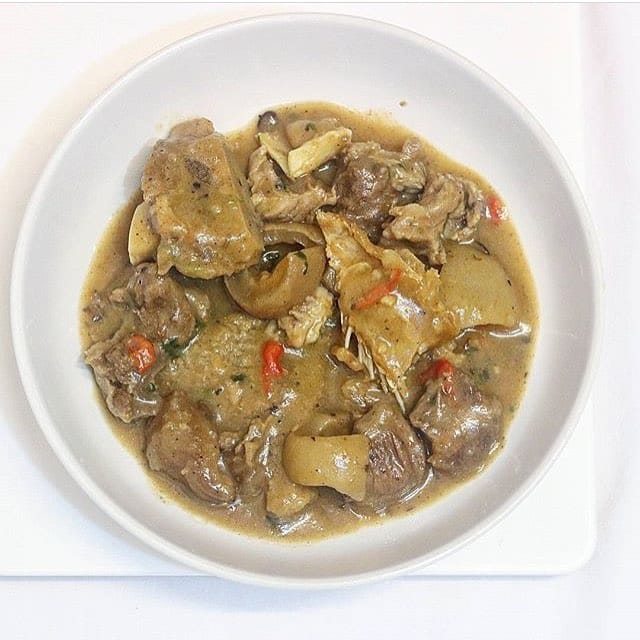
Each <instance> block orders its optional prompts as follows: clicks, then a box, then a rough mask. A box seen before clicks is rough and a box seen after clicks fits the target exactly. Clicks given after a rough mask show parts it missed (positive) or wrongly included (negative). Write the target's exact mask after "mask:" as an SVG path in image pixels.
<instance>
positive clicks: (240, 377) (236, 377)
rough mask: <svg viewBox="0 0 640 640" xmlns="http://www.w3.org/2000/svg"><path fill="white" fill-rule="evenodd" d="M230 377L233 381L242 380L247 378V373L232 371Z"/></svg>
mask: <svg viewBox="0 0 640 640" xmlns="http://www.w3.org/2000/svg"><path fill="white" fill-rule="evenodd" d="M231 379H232V380H233V381H234V382H244V381H245V380H246V379H247V375H246V374H245V373H234V374H233V375H232V376H231Z"/></svg>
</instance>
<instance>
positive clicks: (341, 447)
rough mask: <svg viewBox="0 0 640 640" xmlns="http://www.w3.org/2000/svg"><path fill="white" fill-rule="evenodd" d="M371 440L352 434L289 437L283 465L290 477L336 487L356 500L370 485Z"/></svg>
mask: <svg viewBox="0 0 640 640" xmlns="http://www.w3.org/2000/svg"><path fill="white" fill-rule="evenodd" d="M368 461H369V440H368V438H367V437H366V436H364V435H361V434H356V435H349V436H298V435H295V434H293V433H291V434H289V435H288V436H287V439H286V440H285V443H284V448H283V450H282V464H283V466H284V470H285V472H286V473H287V476H289V479H290V480H292V481H293V482H296V483H297V484H301V485H305V486H310V487H332V488H333V489H335V490H336V491H340V493H344V494H345V495H348V496H350V497H351V498H353V499H354V500H363V499H364V497H365V493H366V488H367V471H366V469H367V464H368Z"/></svg>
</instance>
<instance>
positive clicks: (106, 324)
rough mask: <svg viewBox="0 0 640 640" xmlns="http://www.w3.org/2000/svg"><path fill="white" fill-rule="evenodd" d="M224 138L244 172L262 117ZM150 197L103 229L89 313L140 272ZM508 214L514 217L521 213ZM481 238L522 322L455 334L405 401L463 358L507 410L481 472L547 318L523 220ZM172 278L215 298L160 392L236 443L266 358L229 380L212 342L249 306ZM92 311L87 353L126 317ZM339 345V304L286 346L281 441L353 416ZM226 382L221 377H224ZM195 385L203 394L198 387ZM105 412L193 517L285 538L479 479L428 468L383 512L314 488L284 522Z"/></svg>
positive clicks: (365, 126)
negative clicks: (312, 424)
mask: <svg viewBox="0 0 640 640" xmlns="http://www.w3.org/2000/svg"><path fill="white" fill-rule="evenodd" d="M274 111H275V112H276V113H277V114H278V116H279V119H280V121H281V123H285V124H286V123H287V122H288V121H294V120H297V119H308V120H313V121H316V120H321V119H323V118H336V119H337V120H338V121H339V122H340V124H341V125H343V126H344V127H347V128H349V129H351V131H352V132H353V138H352V140H353V141H354V142H357V141H370V140H373V141H376V142H378V143H380V145H381V146H382V147H383V148H385V149H389V150H392V151H399V150H400V149H401V148H402V146H403V144H404V142H405V141H406V140H407V139H408V138H411V137H415V136H416V134H415V132H411V131H409V130H407V129H405V128H404V127H402V126H400V125H398V124H397V123H395V122H393V121H392V120H390V119H389V118H387V117H386V116H384V115H380V114H373V113H367V114H364V113H356V112H353V111H350V110H347V109H345V108H342V107H338V106H335V105H331V104H326V103H308V104H294V105H287V106H282V107H277V108H275V109H274ZM226 138H227V140H228V141H229V143H230V147H231V149H232V151H233V154H234V156H235V158H236V160H237V162H238V164H239V166H240V167H241V168H242V169H243V170H244V172H245V174H246V171H247V167H248V163H249V156H250V154H251V153H252V152H253V151H254V150H255V149H256V147H257V142H256V123H255V121H252V122H251V123H250V124H249V125H248V126H247V127H245V128H243V129H241V130H238V131H235V132H233V133H230V134H226ZM420 142H421V155H420V159H421V160H422V161H423V162H424V163H425V164H427V165H428V166H429V167H431V168H432V169H433V170H435V171H437V172H445V173H450V174H453V175H455V176H461V177H464V178H467V179H469V180H472V181H473V182H474V183H475V184H477V185H478V187H479V188H480V189H481V190H482V192H484V193H495V190H494V189H493V188H492V187H491V186H490V185H489V184H488V183H487V182H486V181H485V180H484V178H482V177H481V176H479V175H478V174H476V173H474V172H473V171H472V170H470V169H468V168H466V167H463V166H462V165H460V164H458V163H456V162H454V161H452V160H451V159H449V158H447V157H446V156H445V155H443V154H442V153H440V152H439V151H437V150H436V149H434V148H433V147H432V146H431V145H429V143H428V142H427V141H425V140H422V139H420ZM124 160H126V159H123V162H124ZM141 201H142V195H141V194H140V193H138V194H134V195H133V196H132V200H131V202H130V203H129V204H128V205H127V206H125V207H124V208H123V209H122V210H120V211H119V212H118V213H117V214H116V215H115V216H114V218H113V219H112V221H111V223H110V225H109V227H108V228H107V229H106V231H105V233H104V235H103V237H102V239H101V241H100V244H99V246H98V247H97V249H96V252H95V255H94V258H93V261H92V264H91V266H90V269H89V272H88V275H87V279H86V283H85V287H84V291H83V295H82V300H81V308H82V309H83V310H84V309H86V308H87V307H89V306H90V305H91V303H92V299H93V297H94V295H95V293H96V292H104V291H111V290H113V289H114V288H116V287H117V286H124V285H125V283H126V282H127V281H128V280H129V278H130V277H131V274H132V273H133V267H132V266H131V264H130V263H129V256H128V251H127V239H128V234H129V227H130V224H131V219H132V216H133V213H134V210H135V208H136V206H137V205H139V204H140V202H141ZM329 208H330V207H329ZM510 213H511V214H512V215H513V217H514V218H515V219H516V221H517V211H513V212H510ZM474 238H475V241H476V242H477V243H479V244H478V245H477V246H481V247H482V248H483V249H486V251H487V252H488V253H489V254H490V255H491V256H492V257H493V258H495V259H496V260H497V261H498V262H499V263H500V265H501V266H502V268H503V269H504V271H505V272H506V274H507V276H508V279H509V285H510V287H511V288H512V291H513V294H514V296H515V300H516V303H517V304H516V315H517V326H516V327H515V328H514V327H511V328H509V329H506V328H504V327H491V328H490V329H488V328H480V329H474V328H470V329H466V330H464V331H460V332H459V335H458V336H456V337H455V338H453V339H451V340H447V341H446V345H444V346H440V345H438V346H436V347H434V349H430V350H429V351H426V352H425V353H423V354H422V355H420V356H419V357H418V358H417V359H416V362H415V363H414V365H413V366H412V367H411V368H410V369H409V371H408V373H407V393H406V396H405V402H406V405H407V414H408V413H409V410H410V408H411V407H413V406H414V405H415V404H416V402H417V401H418V398H419V397H420V395H421V393H422V391H423V384H422V382H421V379H422V378H421V376H423V375H424V371H425V368H426V365H427V364H428V363H429V362H430V361H431V360H436V357H435V356H436V355H439V353H440V350H443V349H444V351H443V353H444V352H446V354H447V357H448V358H449V359H450V360H451V361H452V362H454V364H455V363H457V362H458V360H459V361H460V362H462V361H464V367H465V371H466V373H467V374H468V376H469V378H470V379H471V380H472V381H473V383H474V385H476V386H477V388H478V389H480V390H481V391H482V393H484V394H488V395H491V396H495V397H497V398H499V401H500V403H501V405H502V409H503V413H502V421H501V425H500V434H499V437H498V438H497V439H496V443H495V446H493V447H492V450H491V453H490V455H488V457H487V459H486V463H484V464H483V465H482V467H484V466H486V464H488V463H489V462H490V461H491V459H492V458H493V456H495V455H496V453H497V452H498V451H499V449H500V448H502V446H504V442H505V438H506V435H507V429H508V425H509V423H510V421H511V419H512V417H513V415H514V414H515V412H516V411H517V407H518V405H519V403H520V400H521V398H522V395H523V393H524V389H525V383H526V377H527V371H528V368H529V366H530V362H531V358H532V354H533V348H534V344H535V336H536V332H537V326H538V314H537V300H536V294H535V287H534V283H533V279H532V276H531V273H530V271H529V268H528V264H527V261H526V257H525V255H524V252H523V249H522V246H521V243H520V241H519V238H518V234H517V232H516V228H515V225H514V222H513V221H512V220H511V219H505V220H502V221H500V222H499V224H496V223H495V222H493V221H491V220H490V219H488V218H483V219H482V220H480V222H479V223H478V226H477V229H476V231H475V235H474ZM446 246H448V245H446ZM171 277H173V278H174V279H175V281H176V282H177V283H179V284H181V285H184V286H187V287H190V288H192V289H198V290H200V291H202V292H204V293H206V295H207V296H208V299H209V301H210V311H209V313H208V316H207V319H206V321H204V322H202V323H200V326H199V329H198V337H197V339H196V340H194V341H193V343H191V345H190V346H189V347H188V348H187V349H185V350H184V351H183V352H181V354H180V357H177V358H175V359H173V360H171V361H170V362H169V363H168V364H167V365H166V367H165V368H164V369H163V370H162V371H160V372H159V373H158V374H157V376H156V377H155V378H154V382H153V385H154V391H155V389H157V390H158V392H159V393H160V395H161V396H163V397H166V395H168V394H169V393H171V392H172V391H173V390H175V389H176V388H178V389H179V388H182V387H184V388H185V389H186V390H187V391H188V393H189V394H191V397H193V398H195V400H197V402H198V403H199V406H201V407H202V408H203V411H204V412H205V413H206V414H207V415H208V416H210V417H212V419H214V421H215V422H216V424H217V425H218V427H217V428H218V430H219V431H220V432H221V434H222V435H221V436H220V438H221V441H222V440H223V439H224V438H225V437H227V436H225V434H226V433H227V431H228V432H229V433H231V435H229V436H228V437H229V438H231V439H233V438H238V437H239V435H240V432H241V431H242V429H236V428H235V426H233V427H232V426H229V427H228V428H227V427H226V426H225V425H224V424H223V421H224V420H226V421H227V422H228V423H229V424H231V423H233V425H236V424H239V423H240V422H241V419H240V417H239V416H236V413H235V412H239V413H240V414H241V413H242V410H243V406H245V405H246V403H247V402H253V403H255V407H256V409H255V410H256V412H257V413H258V412H260V411H263V405H264V403H265V402H268V401H269V400H268V399H266V398H258V397H259V396H261V395H264V392H263V389H262V387H261V383H260V379H261V378H260V376H261V372H260V360H259V355H258V356H257V358H256V360H255V361H252V363H251V362H250V363H249V364H243V365H242V367H240V368H239V369H238V370H237V371H236V370H235V369H234V366H235V365H234V363H232V362H228V363H227V365H228V369H227V370H226V372H225V375H224V376H221V374H220V373H219V371H218V370H216V371H214V372H209V371H207V367H206V362H207V358H206V355H207V354H208V353H209V351H208V349H213V350H215V348H216V345H217V344H218V342H217V340H219V337H218V334H219V331H220V330H221V329H220V327H221V326H223V325H224V323H225V322H227V320H225V319H226V318H228V317H229V314H231V313H234V314H242V313H244V312H243V310H242V309H241V308H240V307H239V306H238V305H237V304H236V302H234V300H233V299H232V298H231V297H230V296H229V294H228V292H227V290H226V288H225V285H224V283H223V281H222V278H220V277H217V278H214V279H211V280H204V279H195V278H187V277H186V276H183V275H181V274H179V273H177V272H176V270H175V269H173V270H172V271H171ZM90 315H91V314H87V313H86V312H83V313H81V343H82V347H83V349H88V348H89V347H90V346H91V345H93V344H95V343H97V342H99V341H103V340H107V339H108V338H109V337H110V336H111V335H113V333H114V332H115V331H116V329H117V328H118V325H119V322H120V321H121V317H119V316H118V315H117V313H116V314H114V317H113V319H112V321H111V322H110V321H109V318H106V320H104V321H102V320H101V322H100V323H98V324H96V323H95V322H92V321H91V317H90ZM267 324H268V323H262V324H260V325H259V327H258V329H257V330H259V331H263V330H265V331H267V330H269V331H272V329H265V328H264V327H266V325H267ZM247 326H248V325H247ZM252 326H253V325H252ZM234 330H235V328H234ZM251 330H253V329H251ZM225 331H226V328H225ZM224 335H227V334H224ZM207 340H209V341H210V342H207ZM342 343H344V334H343V331H342V330H341V328H340V317H339V314H338V313H337V311H336V310H334V312H333V314H332V317H331V318H330V319H329V320H328V321H327V322H326V323H325V324H324V327H323V329H322V331H321V334H320V337H319V339H318V340H317V341H316V342H315V343H313V344H308V345H305V346H304V347H302V348H293V347H285V353H284V356H283V362H284V363H285V368H286V375H285V376H282V377H279V378H275V379H274V380H273V385H274V386H273V391H272V394H273V396H274V397H277V398H279V400H278V401H277V402H274V404H273V406H272V407H270V411H271V415H272V416H273V424H274V425H275V427H274V429H275V430H274V433H275V434H277V435H274V438H276V439H277V438H278V437H280V438H285V437H286V435H287V434H288V433H290V432H292V431H296V429H298V428H300V427H301V425H302V424H303V423H305V422H307V421H310V420H312V419H313V416H314V414H315V413H317V412H322V413H323V415H327V414H328V415H334V414H335V415H337V416H342V415H344V414H349V413H350V412H352V410H353V404H352V402H351V401H350V400H348V399H347V398H346V397H345V394H344V393H342V392H341V389H342V388H343V385H344V384H345V383H346V382H347V381H349V380H352V379H356V378H357V379H360V378H363V377H364V376H362V374H359V373H356V372H354V371H352V370H351V369H349V368H348V367H347V366H345V364H343V363H341V362H339V361H337V360H336V359H335V358H334V357H332V356H331V355H330V350H331V348H332V346H333V345H340V344H342ZM201 352H202V353H201ZM434 354H435V355H434ZM422 363H424V365H423V364H422ZM456 366H457V365H456ZM222 379H224V383H220V380H222ZM285 387H286V389H285ZM194 390H197V393H196V391H194ZM229 394H236V395H237V396H238V397H239V398H240V404H239V405H238V407H235V406H234V407H232V408H231V409H229V406H230V405H228V403H227V404H225V403H226V402H227V401H226V400H225V398H227V397H228V396H229ZM196 396H197V397H196ZM255 398H257V399H255ZM250 399H251V400H250ZM254 399H255V400H254ZM251 406H253V405H251ZM105 413H106V415H107V416H108V420H109V423H110V425H111V428H112V429H113V431H114V433H115V435H116V436H117V437H118V438H119V439H120V440H121V442H122V443H123V444H124V445H125V447H126V448H127V449H128V450H129V451H130V452H131V453H132V454H133V455H135V456H136V457H137V458H138V459H139V461H140V464H141V466H142V468H143V469H144V470H145V472H146V473H147V474H148V475H149V477H150V479H151V480H152V481H153V483H154V485H155V486H156V487H157V489H158V492H159V493H160V495H161V496H163V497H165V498H166V499H170V500H172V501H177V502H178V503H179V504H180V505H181V506H182V507H184V508H185V509H187V510H188V511H190V512H192V513H193V514H196V515H197V516H199V517H202V518H205V519H208V520H211V521H212V522H214V523H216V524H218V525H221V526H224V527H227V528H230V529H233V530H236V531H241V532H243V533H247V534H251V535H257V536H263V537H270V538H274V539H278V540H283V541H291V540H293V541H303V540H312V539H317V538H321V537H325V536H330V535H335V534H339V533H343V532H347V531H350V530H353V529H355V528H357V527H360V526H362V525H363V524H376V523H380V522H383V521H384V520H385V519H388V518H389V517H395V516H398V515H402V514H406V513H408V512H410V511H412V510H414V509H416V508H418V507H420V508H422V507H424V506H425V505H427V504H428V503H429V502H432V501H433V500H435V499H440V498H442V497H443V496H445V495H446V494H447V493H448V492H449V491H451V490H452V489H454V488H455V487H457V486H459V485H460V484H461V483H462V482H466V481H468V480H469V478H472V477H473V475H475V473H474V474H462V475H459V476H458V475H454V476H452V475H448V474H446V473H440V472H438V471H437V470H434V469H433V468H430V467H429V468H428V469H427V471H426V472H425V474H424V477H423V479H422V481H421V482H420V483H419V485H418V486H416V487H414V489H413V490H412V491H410V492H409V493H408V494H407V495H404V496H403V497H402V498H401V499H399V500H398V501H396V502H394V503H389V504H385V505H384V506H383V507H380V505H379V504H366V503H362V502H358V501H355V500H351V499H349V498H347V497H345V496H344V495H342V494H340V493H339V492H338V491H335V490H334V489H331V488H328V487H320V488H317V489H315V492H316V495H315V497H314V499H313V500H312V501H311V502H310V503H309V504H308V505H306V506H305V508H304V509H302V510H301V511H300V513H298V514H296V515H294V516H291V517H287V518H282V517H276V516H273V515H272V514H268V513H267V510H266V507H265V502H264V500H265V498H264V495H263V494H260V493H258V494H257V495H253V496H249V497H244V498H243V499H242V500H236V501H234V502H232V503H231V504H228V503H221V504H213V503H212V502H211V501H205V500H202V499H200V498H198V497H196V496H195V495H194V493H193V492H192V491H189V490H188V489H186V488H185V486H184V485H183V484H182V483H181V482H177V481H175V480H173V479H171V478H170V477H169V476H167V475H166V474H164V473H161V472H157V471H151V470H150V468H149V465H148V462H147V457H146V455H145V430H146V428H147V427H145V424H146V422H147V420H145V419H141V420H137V421H133V422H132V423H131V424H125V423H123V422H122V421H120V420H118V419H116V418H114V417H113V416H112V415H111V414H110V413H109V412H108V411H106V410H105ZM220 425H222V426H220ZM420 437H421V438H422V437H423V436H420Z"/></svg>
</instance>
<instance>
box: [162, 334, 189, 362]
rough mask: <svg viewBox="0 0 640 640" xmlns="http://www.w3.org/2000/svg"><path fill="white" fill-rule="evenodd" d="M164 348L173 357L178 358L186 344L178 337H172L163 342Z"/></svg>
mask: <svg viewBox="0 0 640 640" xmlns="http://www.w3.org/2000/svg"><path fill="white" fill-rule="evenodd" d="M161 346H162V350H163V351H164V352H165V353H166V354H167V355H168V356H169V357H171V358H178V357H179V356H181V355H182V353H183V352H184V346H182V345H181V344H180V343H179V342H178V339H177V338H171V339H170V340H166V341H165V342H163V343H162V345H161Z"/></svg>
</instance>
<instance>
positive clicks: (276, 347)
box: [262, 340, 284, 393]
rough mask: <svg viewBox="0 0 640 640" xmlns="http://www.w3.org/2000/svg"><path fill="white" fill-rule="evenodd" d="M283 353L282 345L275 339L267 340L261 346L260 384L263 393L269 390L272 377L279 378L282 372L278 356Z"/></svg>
mask: <svg viewBox="0 0 640 640" xmlns="http://www.w3.org/2000/svg"><path fill="white" fill-rule="evenodd" d="M283 354H284V347H283V346H282V345H281V344H280V343H279V342H276V341H275V340H267V342H265V343H264V346H263V347H262V386H263V388H264V391H265V393H269V391H271V380H272V378H279V377H280V376H281V375H283V374H284V369H283V368H282V365H281V364H280V358H281V357H282V355H283Z"/></svg>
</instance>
